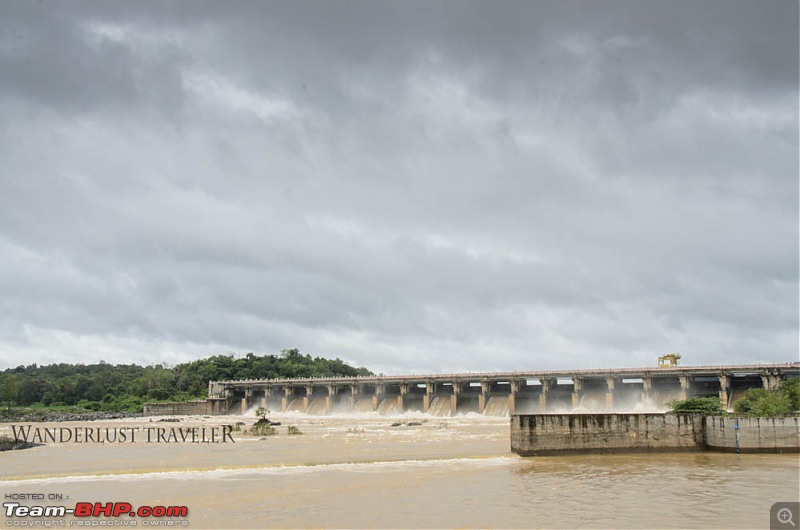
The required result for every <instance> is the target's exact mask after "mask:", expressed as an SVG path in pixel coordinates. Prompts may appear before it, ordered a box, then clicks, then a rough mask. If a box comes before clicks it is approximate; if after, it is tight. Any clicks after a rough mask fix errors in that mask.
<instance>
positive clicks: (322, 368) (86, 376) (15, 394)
mask: <svg viewBox="0 0 800 530" xmlns="http://www.w3.org/2000/svg"><path fill="white" fill-rule="evenodd" d="M358 375H374V374H373V373H372V372H370V371H369V370H367V369H366V368H356V367H353V366H350V365H349V364H347V363H346V362H344V361H342V360H341V359H339V358H336V359H333V360H331V359H325V358H322V357H311V356H310V355H303V354H302V353H300V351H299V350H297V349H291V350H283V351H282V352H281V354H280V355H255V354H253V353H248V354H247V355H245V356H244V357H240V358H236V357H234V356H233V355H216V356H213V357H209V358H206V359H200V360H197V361H192V362H189V363H183V364H179V365H177V366H174V367H168V366H166V365H163V364H158V365H153V366H139V365H136V364H120V365H112V364H108V363H105V362H103V361H100V362H99V363H98V364H67V363H60V364H50V365H46V366H38V365H36V364H31V365H28V366H18V367H16V368H9V369H7V370H4V371H2V372H0V389H2V400H3V404H4V405H6V406H12V405H21V406H40V405H41V406H46V407H56V406H77V407H80V408H84V409H87V410H102V411H130V412H138V411H140V410H141V409H142V404H143V403H147V402H150V401H186V400H189V399H197V398H205V397H206V394H207V391H208V382H209V381H219V380H229V379H270V378H273V379H274V378H285V377H351V376H358Z"/></svg>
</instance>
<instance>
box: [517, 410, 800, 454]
mask: <svg viewBox="0 0 800 530" xmlns="http://www.w3.org/2000/svg"><path fill="white" fill-rule="evenodd" d="M511 450H512V451H513V452H515V453H517V454H519V455H521V456H548V455H570V454H595V453H640V452H678V451H706V450H710V451H727V452H737V453H798V452H800V417H797V416H791V417H784V418H739V417H735V416H725V417H723V416H703V415H701V414H671V413H668V414H519V415H514V416H512V417H511Z"/></svg>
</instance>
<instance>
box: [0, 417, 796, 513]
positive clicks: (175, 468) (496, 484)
mask: <svg viewBox="0 0 800 530" xmlns="http://www.w3.org/2000/svg"><path fill="white" fill-rule="evenodd" d="M272 419H274V420H279V421H281V422H282V423H283V425H282V426H281V427H278V433H277V434H276V435H274V436H269V437H266V439H263V440H259V439H258V438H257V437H252V436H245V435H242V434H241V433H234V437H235V438H234V439H235V440H236V443H224V444H189V443H168V444H164V443H134V444H130V443H126V444H102V445H101V444H93V443H83V444H75V443H66V444H52V443H51V444H48V445H46V446H43V447H37V448H34V449H28V450H24V451H7V452H4V453H0V494H2V495H3V496H4V498H7V497H5V495H6V494H29V493H43V494H45V495H62V496H63V501H62V502H61V504H63V505H65V506H67V507H70V506H71V505H74V503H76V502H82V501H85V502H103V503H105V502H129V503H131V504H132V505H134V506H141V505H164V506H178V505H186V506H188V508H189V516H188V518H187V519H186V520H187V521H188V523H189V527H190V528H265V527H280V528H308V527H324V528H461V527H482V528H609V527H614V528H701V527H702V528H768V527H769V510H770V506H771V505H772V504H773V503H775V502H779V501H798V500H800V459H799V458H798V456H797V455H796V454H795V455H737V454H722V453H679V454H639V455H592V456H569V457H538V458H521V457H518V456H516V455H514V454H513V453H511V452H510V443H509V420H508V418H493V417H485V416H478V415H467V416H463V417H456V418H438V417H433V416H426V415H406V416H394V417H386V416H378V415H376V414H374V413H368V414H354V415H350V416H339V417H312V416H306V415H303V414H296V413H294V414H293V413H286V414H276V415H274V416H273V417H272ZM235 421H244V422H246V423H248V424H250V423H252V421H253V419H252V416H249V417H248V416H241V417H231V416H226V417H224V418H223V417H210V418H204V417H199V416H197V417H184V418H182V421H181V423H157V422H151V421H150V419H148V418H143V419H136V420H119V421H108V422H90V423H89V422H87V423H81V424H75V423H74V422H73V423H64V424H58V425H57V426H65V427H76V426H78V425H80V426H89V425H91V426H93V427H96V426H104V427H105V426H108V427H121V426H139V427H146V426H154V425H158V426H164V427H166V428H170V427H180V426H187V425H193V426H199V425H206V426H214V425H220V424H222V423H229V422H235ZM393 423H401V425H395V426H393V425H392V424H393ZM408 423H419V425H413V424H412V425H408ZM289 425H292V426H296V427H298V428H299V429H300V430H301V431H302V432H303V435H300V436H289V435H287V430H286V427H287V426H289ZM38 426H40V427H53V426H54V424H38ZM0 434H10V428H9V425H7V424H0ZM4 502H8V501H4ZM39 502H40V503H41V502H44V504H45V505H47V504H51V505H52V504H59V502H57V501H39ZM21 503H22V504H35V503H36V502H34V501H22V502H21ZM21 520H22V518H15V517H12V518H5V516H4V515H3V514H0V524H2V525H3V527H8V524H20V521H21ZM26 520H28V521H31V520H33V519H26ZM134 521H137V520H136V519H130V522H131V523H132V522H134ZM138 521H142V522H143V520H138ZM112 522H114V521H112ZM116 522H117V523H125V524H128V522H127V521H126V520H124V519H122V518H121V519H120V520H118V521H116ZM66 524H67V526H69V524H70V519H67V520H66ZM73 524H74V523H73ZM16 527H19V526H16ZM139 527H141V523H140V526H139Z"/></svg>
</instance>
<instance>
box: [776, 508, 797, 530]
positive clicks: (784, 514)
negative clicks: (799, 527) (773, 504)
mask: <svg viewBox="0 0 800 530" xmlns="http://www.w3.org/2000/svg"><path fill="white" fill-rule="evenodd" d="M776 515H777V517H778V521H779V522H780V523H781V524H786V523H789V524H790V525H792V526H795V524H794V521H793V520H792V510H790V509H789V508H781V509H780V510H778V513H777V514H776Z"/></svg>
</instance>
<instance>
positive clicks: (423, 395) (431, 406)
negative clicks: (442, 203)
mask: <svg viewBox="0 0 800 530" xmlns="http://www.w3.org/2000/svg"><path fill="white" fill-rule="evenodd" d="M787 377H800V362H794V363H785V364H778V363H773V364H751V365H722V366H677V365H670V366H662V367H648V368H608V369H591V370H555V371H524V372H497V373H461V374H431V375H398V376H364V377H332V378H316V379H315V378H304V379H265V380H242V381H210V382H209V384H208V398H207V399H206V400H204V401H194V402H188V403H155V404H148V405H145V413H146V414H241V413H244V412H245V411H247V410H248V409H249V408H251V407H254V406H263V407H267V408H269V409H270V410H273V411H299V412H305V413H308V414H328V413H330V412H337V411H338V412H353V411H356V412H369V411H377V412H379V413H383V414H393V413H402V412H407V411H419V412H423V413H429V414H433V415H437V416H451V415H455V414H459V413H467V412H472V413H478V414H487V415H494V416H507V415H510V414H515V413H545V412H569V411H575V410H577V411H581V410H583V411H590V410H591V411H607V412H613V411H620V410H633V409H634V407H636V406H638V407H639V408H644V410H651V411H659V410H664V408H665V404H666V402H668V401H670V400H672V399H686V398H689V397H693V396H718V397H719V399H720V402H721V404H722V406H723V408H726V409H731V408H732V406H733V403H734V402H735V401H736V400H737V399H739V398H740V397H741V396H742V395H743V394H744V392H745V391H746V390H747V389H749V388H765V389H772V388H775V387H777V386H778V384H779V383H780V381H781V380H783V379H786V378H787Z"/></svg>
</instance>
